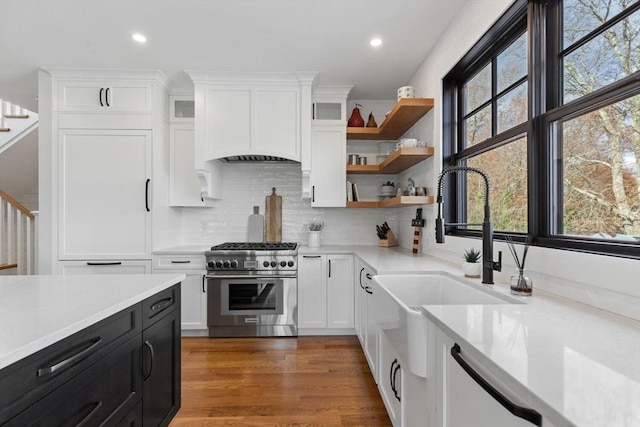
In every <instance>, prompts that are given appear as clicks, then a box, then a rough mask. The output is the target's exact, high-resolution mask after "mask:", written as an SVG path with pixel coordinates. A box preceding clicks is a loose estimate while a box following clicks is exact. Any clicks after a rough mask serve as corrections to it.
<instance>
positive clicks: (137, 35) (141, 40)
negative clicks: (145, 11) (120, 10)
mask: <svg viewBox="0 0 640 427" xmlns="http://www.w3.org/2000/svg"><path fill="white" fill-rule="evenodd" d="M131 38H132V39H133V40H135V41H137V42H138V43H146V42H147V38H146V37H145V36H144V35H142V34H140V33H133V34H131Z"/></svg>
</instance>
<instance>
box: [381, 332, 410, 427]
mask: <svg viewBox="0 0 640 427" xmlns="http://www.w3.org/2000/svg"><path fill="white" fill-rule="evenodd" d="M379 344H380V354H379V356H380V359H379V360H380V377H379V381H378V389H379V390H380V396H381V397H382V401H383V402H384V406H385V407H386V408H387V413H388V414H389V419H391V423H392V424H393V425H394V427H400V426H402V425H404V424H403V423H402V406H403V405H402V399H403V397H404V392H403V388H402V385H403V382H404V381H403V376H404V375H403V369H402V364H401V362H400V360H399V359H398V354H397V353H396V352H395V350H394V349H393V346H392V345H391V343H390V342H389V340H388V339H387V337H386V336H385V335H384V333H383V332H382V331H380V332H379Z"/></svg>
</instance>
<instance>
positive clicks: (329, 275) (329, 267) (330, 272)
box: [329, 260, 331, 277]
mask: <svg viewBox="0 0 640 427" xmlns="http://www.w3.org/2000/svg"><path fill="white" fill-rule="evenodd" d="M329 277H331V260H329Z"/></svg>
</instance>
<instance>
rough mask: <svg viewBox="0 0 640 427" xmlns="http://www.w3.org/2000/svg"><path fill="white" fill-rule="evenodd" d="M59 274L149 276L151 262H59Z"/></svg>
mask: <svg viewBox="0 0 640 427" xmlns="http://www.w3.org/2000/svg"><path fill="white" fill-rule="evenodd" d="M59 266H60V274H62V275H71V274H149V273H151V261H148V260H140V261H131V260H122V261H120V260H108V261H105V260H88V261H61V262H60V265H59Z"/></svg>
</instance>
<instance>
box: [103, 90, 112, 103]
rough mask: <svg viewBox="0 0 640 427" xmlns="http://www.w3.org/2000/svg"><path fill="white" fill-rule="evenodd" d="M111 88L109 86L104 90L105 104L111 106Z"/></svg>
mask: <svg viewBox="0 0 640 427" xmlns="http://www.w3.org/2000/svg"><path fill="white" fill-rule="evenodd" d="M109 89H110V88H107V90H106V91H105V92H104V102H105V104H107V107H111V105H110V104H109Z"/></svg>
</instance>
